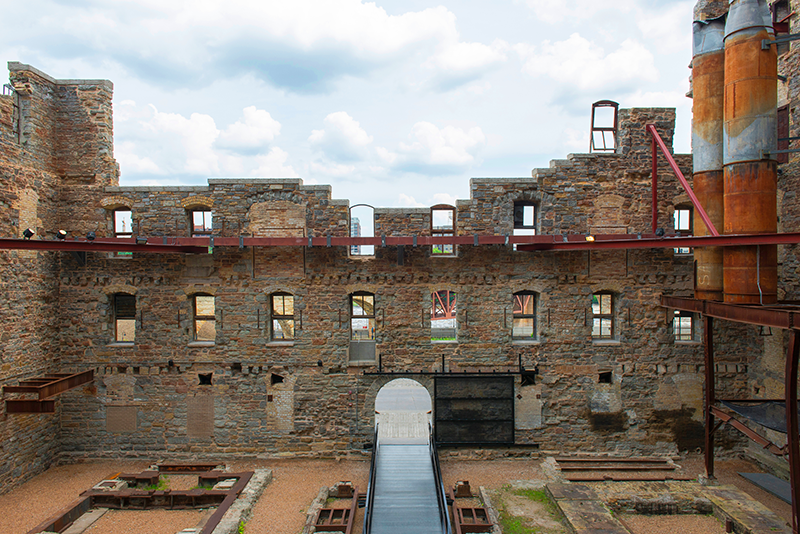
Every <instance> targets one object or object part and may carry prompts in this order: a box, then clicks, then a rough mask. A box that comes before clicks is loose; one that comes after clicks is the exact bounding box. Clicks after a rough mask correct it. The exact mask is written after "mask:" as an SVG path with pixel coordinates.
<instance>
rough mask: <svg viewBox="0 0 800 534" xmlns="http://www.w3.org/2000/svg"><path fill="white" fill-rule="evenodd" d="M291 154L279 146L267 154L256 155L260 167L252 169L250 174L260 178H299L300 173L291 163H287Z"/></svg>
mask: <svg viewBox="0 0 800 534" xmlns="http://www.w3.org/2000/svg"><path fill="white" fill-rule="evenodd" d="M287 159H289V154H287V153H286V152H285V151H283V150H281V149H280V148H278V147H273V148H272V149H271V150H270V151H269V153H267V154H259V155H257V156H256V157H255V161H256V163H257V164H258V167H257V168H255V169H253V170H252V171H250V176H257V177H259V178H297V177H298V176H299V175H298V174H297V173H296V172H295V170H294V169H293V168H292V166H291V165H286V160H287Z"/></svg>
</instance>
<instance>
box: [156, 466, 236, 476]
mask: <svg viewBox="0 0 800 534" xmlns="http://www.w3.org/2000/svg"><path fill="white" fill-rule="evenodd" d="M218 465H219V464H156V467H158V470H159V472H161V473H183V474H193V473H203V474H204V475H206V474H211V473H214V474H216V473H223V472H222V471H213V469H214V468H216V467H217V466H218ZM223 474H227V475H228V476H226V477H224V478H235V477H233V476H232V475H231V473H223Z"/></svg>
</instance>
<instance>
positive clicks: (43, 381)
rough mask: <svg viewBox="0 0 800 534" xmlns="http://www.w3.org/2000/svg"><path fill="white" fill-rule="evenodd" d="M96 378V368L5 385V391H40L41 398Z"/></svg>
mask: <svg viewBox="0 0 800 534" xmlns="http://www.w3.org/2000/svg"><path fill="white" fill-rule="evenodd" d="M92 380H94V370H92V369H90V370H88V371H83V372H82V373H74V374H68V375H63V376H60V377H59V376H56V377H53V378H34V379H30V380H24V381H21V382H20V385H19V386H3V393H38V394H39V400H40V401H41V400H44V399H47V398H49V397H53V396H55V395H58V394H59V393H63V392H65V391H69V390H70V389H72V388H76V387H78V386H80V385H82V384H86V383H87V382H91V381H92Z"/></svg>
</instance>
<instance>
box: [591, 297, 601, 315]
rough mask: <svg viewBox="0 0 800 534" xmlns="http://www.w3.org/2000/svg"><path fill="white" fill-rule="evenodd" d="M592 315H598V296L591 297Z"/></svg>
mask: <svg viewBox="0 0 800 534" xmlns="http://www.w3.org/2000/svg"><path fill="white" fill-rule="evenodd" d="M592 313H593V314H595V315H599V314H600V298H599V296H598V295H592Z"/></svg>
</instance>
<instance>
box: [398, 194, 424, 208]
mask: <svg viewBox="0 0 800 534" xmlns="http://www.w3.org/2000/svg"><path fill="white" fill-rule="evenodd" d="M397 205H398V206H400V207H403V208H424V207H425V204H421V203H419V202H417V201H416V199H415V198H414V197H412V196H411V195H406V194H405V193H400V194H399V195H398V196H397Z"/></svg>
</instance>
